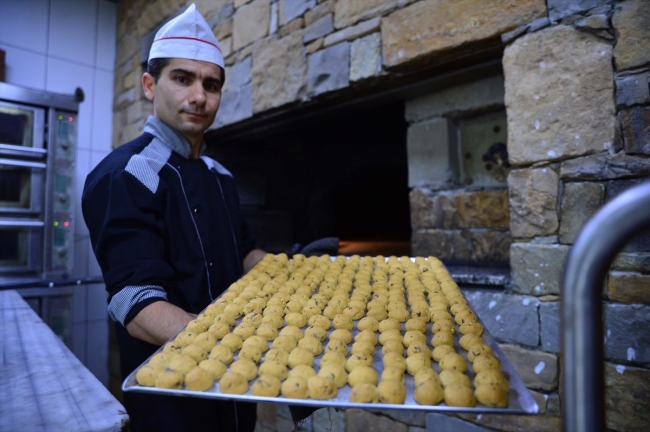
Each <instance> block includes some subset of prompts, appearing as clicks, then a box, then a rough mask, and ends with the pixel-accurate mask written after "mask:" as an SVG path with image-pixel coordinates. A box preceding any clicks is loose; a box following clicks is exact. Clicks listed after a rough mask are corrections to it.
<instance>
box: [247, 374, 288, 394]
mask: <svg viewBox="0 0 650 432" xmlns="http://www.w3.org/2000/svg"><path fill="white" fill-rule="evenodd" d="M280 386H281V383H280V380H279V379H278V378H277V377H275V376H272V375H260V377H259V378H258V379H257V380H256V381H255V383H254V384H253V388H252V389H251V392H252V393H253V395H254V396H266V397H277V396H278V395H279V394H280Z"/></svg>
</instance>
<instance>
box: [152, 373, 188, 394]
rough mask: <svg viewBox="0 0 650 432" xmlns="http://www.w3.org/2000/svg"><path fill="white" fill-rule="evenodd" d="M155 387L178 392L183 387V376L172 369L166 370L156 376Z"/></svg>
mask: <svg viewBox="0 0 650 432" xmlns="http://www.w3.org/2000/svg"><path fill="white" fill-rule="evenodd" d="M188 372H189V371H188ZM154 386H155V387H157V388H164V389H174V390H178V389H180V388H181V387H183V374H182V373H180V372H176V371H173V370H171V369H166V370H164V371H162V372H160V373H159V374H158V376H156V381H155V382H154Z"/></svg>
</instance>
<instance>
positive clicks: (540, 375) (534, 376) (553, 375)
mask: <svg viewBox="0 0 650 432" xmlns="http://www.w3.org/2000/svg"><path fill="white" fill-rule="evenodd" d="M501 350H503V353H504V354H505V355H506V358H507V359H508V360H509V361H510V364H512V367H513V368H514V369H515V371H516V372H517V375H519V377H520V378H521V380H522V381H523V382H524V384H525V385H526V387H528V388H531V389H535V390H542V391H553V390H555V389H556V388H557V387H558V380H559V375H560V373H559V364H558V357H557V356H556V355H554V354H549V353H545V352H542V351H533V350H527V349H524V348H520V347H518V346H515V345H501Z"/></svg>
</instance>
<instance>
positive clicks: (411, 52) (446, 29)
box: [334, 0, 546, 68]
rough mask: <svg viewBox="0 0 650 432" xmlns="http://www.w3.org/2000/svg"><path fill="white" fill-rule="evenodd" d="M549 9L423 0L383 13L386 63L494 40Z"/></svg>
mask: <svg viewBox="0 0 650 432" xmlns="http://www.w3.org/2000/svg"><path fill="white" fill-rule="evenodd" d="M349 2H355V0H349ZM340 3H342V2H338V3H337V7H338V5H339V4H340ZM358 3H365V2H358ZM545 13H546V2H545V1H544V0H517V1H515V0H505V1H504V0H482V1H476V0H457V1H453V2H441V1H439V0H425V1H420V2H417V3H414V4H412V5H410V6H407V7H405V8H403V9H400V10H398V11H396V12H394V13H392V14H391V15H389V16H388V17H386V18H383V20H382V25H381V35H382V42H383V52H384V65H385V66H387V67H389V68H390V67H396V66H401V65H405V64H407V63H410V62H413V63H419V62H424V61H426V60H429V59H438V58H441V57H443V56H444V55H447V56H451V55H453V53H454V52H455V51H461V50H462V51H463V52H465V51H466V50H468V49H471V47H472V46H481V45H486V44H493V43H494V39H495V38H498V37H499V36H500V35H501V34H502V33H505V32H508V31H510V30H513V29H515V28H517V27H519V26H521V25H524V24H527V23H529V22H531V21H533V20H535V19H537V18H541V17H542V16H543V15H545ZM338 23H339V18H338V16H337V17H336V19H335V24H334V25H335V26H336V27H338Z"/></svg>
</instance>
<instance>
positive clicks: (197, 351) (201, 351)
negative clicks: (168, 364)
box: [182, 343, 208, 363]
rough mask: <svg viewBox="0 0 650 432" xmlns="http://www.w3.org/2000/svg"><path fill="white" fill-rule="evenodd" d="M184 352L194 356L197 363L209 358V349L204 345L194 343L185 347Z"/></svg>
mask: <svg viewBox="0 0 650 432" xmlns="http://www.w3.org/2000/svg"><path fill="white" fill-rule="evenodd" d="M182 353H183V354H185V355H188V356H190V357H192V358H193V359H194V361H195V362H197V363H198V362H201V361H203V360H205V359H207V358H208V351H207V350H206V349H205V348H203V347H202V346H200V345H196V344H193V343H192V344H189V345H188V346H186V347H185V348H183V351H182Z"/></svg>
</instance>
